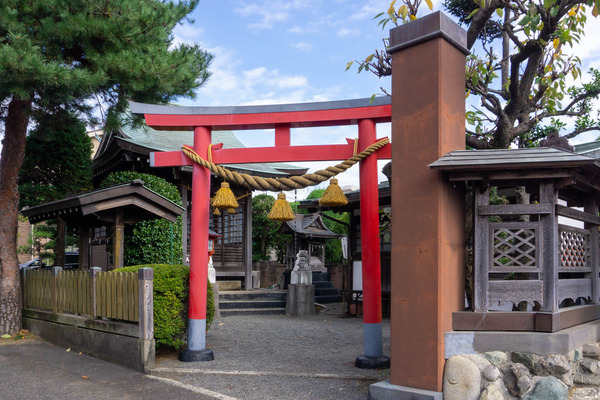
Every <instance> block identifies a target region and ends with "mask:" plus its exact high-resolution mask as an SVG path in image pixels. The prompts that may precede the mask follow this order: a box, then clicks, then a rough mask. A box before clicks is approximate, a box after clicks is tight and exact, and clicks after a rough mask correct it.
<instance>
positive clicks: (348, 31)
mask: <svg viewBox="0 0 600 400" xmlns="http://www.w3.org/2000/svg"><path fill="white" fill-rule="evenodd" d="M359 34H360V30H358V29H355V28H353V29H347V28H342V29H340V30H339V31H337V35H338V36H340V37H344V36H358V35H359Z"/></svg>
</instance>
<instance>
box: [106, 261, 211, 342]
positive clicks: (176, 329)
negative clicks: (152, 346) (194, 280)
mask: <svg viewBox="0 0 600 400" xmlns="http://www.w3.org/2000/svg"><path fill="white" fill-rule="evenodd" d="M139 268H152V269H154V339H155V340H156V346H157V347H169V348H173V349H176V350H178V349H181V348H183V347H184V345H185V342H186V339H187V325H188V301H189V279H190V278H189V277H190V268H189V267H188V266H186V265H181V264H174V265H167V264H145V265H135V266H131V267H125V268H120V269H118V270H115V271H119V272H128V271H137V270H138V269H139ZM214 315H215V303H214V299H213V291H212V286H211V284H210V282H208V293H207V304H206V329H208V328H209V327H210V325H211V323H212V321H213V318H214Z"/></svg>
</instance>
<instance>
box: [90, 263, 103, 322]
mask: <svg viewBox="0 0 600 400" xmlns="http://www.w3.org/2000/svg"><path fill="white" fill-rule="evenodd" d="M99 272H102V268H99V267H92V268H90V279H89V284H90V296H91V297H92V298H91V302H90V313H91V317H92V319H96V316H97V315H98V290H97V289H96V281H97V279H98V273H99Z"/></svg>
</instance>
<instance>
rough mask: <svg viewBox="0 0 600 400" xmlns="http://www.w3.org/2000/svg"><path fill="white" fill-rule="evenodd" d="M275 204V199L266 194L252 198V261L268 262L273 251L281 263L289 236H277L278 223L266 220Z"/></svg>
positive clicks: (279, 224)
mask: <svg viewBox="0 0 600 400" xmlns="http://www.w3.org/2000/svg"><path fill="white" fill-rule="evenodd" d="M273 204H275V198H274V197H273V196H270V195H268V194H259V195H258V196H253V197H252V259H253V260H254V261H259V260H268V259H269V253H270V252H271V251H272V250H275V252H276V253H277V259H278V261H280V262H282V261H283V260H284V258H285V253H286V251H287V243H288V242H289V241H290V240H291V237H290V235H287V234H284V235H282V234H278V233H277V230H278V229H279V227H280V226H281V223H280V222H277V221H271V220H270V219H269V218H267V215H268V214H269V211H271V208H273Z"/></svg>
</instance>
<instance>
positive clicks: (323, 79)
mask: <svg viewBox="0 0 600 400" xmlns="http://www.w3.org/2000/svg"><path fill="white" fill-rule="evenodd" d="M387 7H389V0H366V1H341V0H288V1H282V0H260V1H259V0H255V1H240V0H202V1H201V2H200V4H199V6H198V7H197V9H196V10H195V11H194V13H193V14H192V18H193V19H194V20H195V23H194V24H193V25H192V24H187V23H186V24H184V25H183V26H180V27H178V28H176V30H175V35H176V41H184V42H197V43H200V45H201V46H202V47H203V48H204V49H206V50H208V51H209V52H211V53H212V54H214V60H213V63H212V65H211V68H210V69H211V71H212V77H211V78H210V80H209V81H208V82H207V83H206V84H205V86H204V87H202V88H201V89H199V90H198V92H197V94H198V97H197V99H195V100H193V101H191V100H185V99H182V100H181V101H179V103H180V104H182V105H198V106H202V105H206V106H211V105H248V104H279V103H298V102H309V101H328V100H342V99H352V98H361V97H370V96H371V95H372V94H374V93H377V94H381V91H380V90H379V87H380V86H383V87H384V88H385V89H386V90H387V89H389V87H390V79H389V78H386V79H382V80H380V79H378V78H376V77H375V76H374V75H373V74H371V73H362V74H357V73H356V67H353V68H352V69H351V70H349V71H345V67H346V63H347V62H348V61H351V60H355V59H361V57H362V58H364V57H365V56H367V55H368V54H370V53H371V52H372V51H373V50H374V49H376V48H377V49H379V48H382V42H381V40H382V37H383V36H384V35H386V32H383V31H382V30H381V29H380V27H378V26H377V24H376V21H373V17H374V16H375V15H376V14H378V13H379V12H382V11H385V10H387ZM439 9H441V6H440V1H439V0H434V10H439ZM598 37H600V21H599V20H598V19H595V18H593V17H591V16H590V18H589V22H588V25H587V29H586V35H585V36H584V40H583V41H582V43H581V44H580V45H578V46H577V47H576V48H575V49H574V53H575V54H576V55H578V56H579V57H580V58H581V59H582V71H587V70H588V69H589V67H596V68H600V41H598V40H597V39H596V40H595V39H594V38H598ZM584 78H585V75H584ZM378 133H379V135H378V136H380V137H381V136H391V134H390V127H389V125H386V124H382V125H378ZM236 134H237V135H238V137H239V138H240V140H241V141H242V142H243V143H244V144H245V145H246V146H268V145H272V144H273V135H272V133H270V132H263V131H259V132H247V131H237V132H236ZM356 136H357V132H356V128H355V127H341V128H322V129H319V130H308V129H303V130H292V145H300V144H326V143H344V142H345V141H344V139H345V138H346V137H356ZM597 136H598V133H597V132H594V133H590V134H587V135H585V136H583V135H582V137H580V138H578V139H576V140H572V143H577V142H582V141H589V140H594V139H596V137H597ZM379 163H380V167H381V166H383V164H385V162H382V161H380V162H379ZM330 164H331V163H313V164H310V166H311V167H312V168H313V169H314V168H324V167H326V166H327V165H330ZM383 179H385V178H384V177H383V175H381V174H380V176H379V180H380V181H381V180H383ZM339 180H340V185H342V186H344V185H354V186H358V168H357V167H355V168H352V169H350V170H349V171H348V172H345V173H344V174H342V175H340V176H339ZM308 192H309V190H306V191H304V192H303V193H299V194H298V197H299V198H302V197H304V196H305V195H306V194H307V193H308ZM289 196H290V194H288V197H289Z"/></svg>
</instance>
